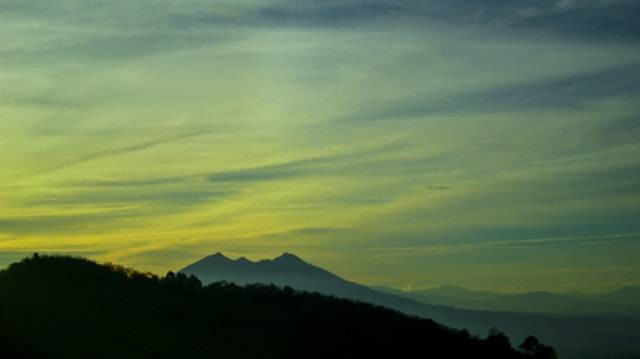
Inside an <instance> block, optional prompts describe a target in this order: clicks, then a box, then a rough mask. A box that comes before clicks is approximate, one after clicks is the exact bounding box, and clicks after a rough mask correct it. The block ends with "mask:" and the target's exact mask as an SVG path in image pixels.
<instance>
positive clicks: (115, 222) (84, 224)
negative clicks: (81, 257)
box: [0, 210, 140, 235]
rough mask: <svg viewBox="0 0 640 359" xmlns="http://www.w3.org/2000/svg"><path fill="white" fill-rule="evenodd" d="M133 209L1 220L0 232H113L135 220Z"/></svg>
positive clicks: (26, 233) (41, 233)
mask: <svg viewBox="0 0 640 359" xmlns="http://www.w3.org/2000/svg"><path fill="white" fill-rule="evenodd" d="M139 216H140V213H136V212H135V211H132V210H113V211H104V212H90V213H74V214H53V215H34V216H20V217H3V218H0V233H8V234H15V235H33V234H39V235H54V234H74V235H78V234H88V233H100V232H105V231H109V232H110V231H113V229H114V227H116V226H122V225H123V224H125V223H126V222H129V223H131V221H133V220H135V219H136V218H137V219H139V218H140V217H139Z"/></svg>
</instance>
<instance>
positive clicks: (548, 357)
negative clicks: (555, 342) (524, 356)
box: [519, 335, 557, 359]
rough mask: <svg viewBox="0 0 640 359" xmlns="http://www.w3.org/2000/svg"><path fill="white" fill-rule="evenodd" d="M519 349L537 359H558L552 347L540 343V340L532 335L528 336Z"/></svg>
mask: <svg viewBox="0 0 640 359" xmlns="http://www.w3.org/2000/svg"><path fill="white" fill-rule="evenodd" d="M519 348H520V349H521V350H522V351H523V352H525V353H528V354H531V355H532V356H533V357H534V358H536V359H556V357H557V356H556V352H555V350H553V348H552V347H550V346H547V345H544V344H542V343H540V341H539V340H538V338H536V337H534V336H532V335H530V336H528V337H527V338H526V339H525V340H524V341H523V342H522V344H520V346H519Z"/></svg>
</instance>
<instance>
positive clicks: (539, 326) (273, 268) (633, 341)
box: [181, 253, 640, 359]
mask: <svg viewBox="0 0 640 359" xmlns="http://www.w3.org/2000/svg"><path fill="white" fill-rule="evenodd" d="M181 272H183V273H185V274H187V275H195V276H197V277H198V278H200V279H201V280H202V281H203V282H205V283H213V282H217V281H221V280H226V281H231V282H235V283H238V284H247V283H263V284H270V283H273V284H276V285H278V286H285V285H286V286H290V287H293V288H296V289H300V290H306V291H313V292H320V293H322V294H327V295H335V296H338V297H343V298H349V299H355V300H359V301H364V302H368V303H373V304H376V305H381V306H384V307H388V308H393V309H395V310H398V311H401V312H403V313H407V314H410V315H415V316H420V317H423V318H429V319H433V320H435V321H437V322H439V323H443V324H445V325H447V326H450V327H454V328H460V329H462V328H464V329H467V330H469V331H470V332H471V334H473V335H485V334H486V333H487V331H488V330H489V329H490V328H492V327H497V328H500V330H503V331H504V332H505V333H506V334H507V335H508V336H509V337H510V338H512V340H513V342H514V343H520V342H522V341H523V340H524V339H525V338H526V337H527V336H529V335H531V334H532V333H535V335H536V336H537V337H538V338H540V339H541V340H542V341H543V342H545V343H547V344H549V345H552V346H553V347H554V348H556V350H557V351H558V353H559V356H560V357H562V358H565V359H609V358H640V319H639V318H638V317H629V316H621V315H616V314H606V315H601V314H598V315H595V314H589V315H585V314H580V315H565V314H557V313H556V314H544V313H529V312H530V310H522V311H519V312H504V311H503V310H493V311H491V310H469V309H460V308H452V307H451V306H444V305H433V304H428V303H424V302H422V301H421V300H419V298H407V297H405V296H404V295H398V293H385V292H383V291H380V290H374V289H372V288H369V287H366V286H363V285H360V284H357V283H354V282H350V281H347V280H344V279H342V278H340V277H338V276H336V275H335V274H333V273H331V272H329V271H327V270H325V269H322V268H320V267H317V266H314V265H312V264H309V263H307V262H305V261H304V260H302V259H300V258H299V257H297V256H295V255H293V254H289V253H285V254H283V255H281V256H279V257H277V258H274V259H265V260H259V261H250V260H247V259H245V258H239V259H236V260H232V259H229V258H227V257H225V256H224V255H222V254H221V253H216V254H214V255H211V256H207V257H205V258H202V259H201V260H199V261H197V262H195V263H193V264H191V265H188V266H186V267H185V268H183V269H182V270H181ZM444 289H445V290H442V291H441V293H440V294H446V295H448V296H453V295H456V296H459V297H465V296H468V298H469V300H487V299H490V298H492V297H493V294H491V293H485V292H479V293H475V292H469V291H464V290H462V291H461V290H459V289H456V288H444ZM542 299H545V298H538V299H537V301H540V300H542ZM438 304H440V303H438ZM450 304H451V303H449V305H450ZM541 304H543V303H541ZM534 309H535V307H534Z"/></svg>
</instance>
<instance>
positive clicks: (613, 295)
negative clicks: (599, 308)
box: [594, 286, 640, 312]
mask: <svg viewBox="0 0 640 359" xmlns="http://www.w3.org/2000/svg"><path fill="white" fill-rule="evenodd" d="M594 298H597V299H599V300H603V301H606V302H609V303H614V304H617V305H622V306H628V307H633V308H635V309H636V311H638V312H640V287H638V286H629V287H624V288H620V289H618V290H615V291H613V292H609V293H603V294H598V295H596V296H594Z"/></svg>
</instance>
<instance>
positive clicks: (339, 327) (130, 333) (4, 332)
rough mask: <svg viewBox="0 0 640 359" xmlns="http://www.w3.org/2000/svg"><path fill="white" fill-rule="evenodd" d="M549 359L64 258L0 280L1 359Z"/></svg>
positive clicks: (381, 313) (308, 304) (253, 292)
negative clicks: (421, 358) (402, 358)
mask: <svg viewBox="0 0 640 359" xmlns="http://www.w3.org/2000/svg"><path fill="white" fill-rule="evenodd" d="M415 353H418V354H417V356H421V357H430V358H439V357H463V358H464V357H466V358H468V357H478V358H523V359H524V358H552V357H554V356H555V354H554V353H553V349H551V348H550V347H547V346H545V345H543V344H541V343H539V342H538V341H537V340H535V338H533V337H532V338H529V339H528V341H527V342H526V343H523V344H522V345H521V347H520V350H516V349H514V348H512V347H511V345H510V344H509V340H508V338H507V337H506V336H505V335H504V334H502V333H500V332H499V331H497V330H496V331H493V332H491V333H490V335H489V336H488V337H487V338H486V339H480V338H476V337H472V336H470V335H469V333H468V332H466V331H459V330H453V329H450V328H447V327H444V326H442V325H439V324H437V323H435V322H433V321H431V320H427V319H420V318H415V317H409V316H406V315H403V314H401V313H398V312H396V311H393V310H390V309H386V308H383V307H378V306H374V305H370V304H366V303H360V302H355V301H350V300H344V299H338V298H334V297H328V296H323V295H320V294H315V293H308V292H299V291H295V290H293V289H291V288H284V289H280V288H277V287H275V286H265V285H248V286H244V287H240V286H236V285H234V284H229V283H225V282H220V283H214V284H211V285H208V286H205V287H203V286H202V285H201V283H200V281H199V280H198V279H197V278H196V277H193V276H191V277H187V276H186V275H184V274H182V273H179V274H174V273H171V272H169V273H168V274H167V275H166V276H165V277H162V278H160V277H158V276H156V275H153V274H150V273H141V272H138V271H135V270H132V269H128V268H124V267H121V266H117V265H111V264H97V263H95V262H93V261H90V260H87V259H82V258H74V257H60V256H38V255H34V256H32V257H29V258H25V259H24V260H22V261H21V262H19V263H14V264H12V265H11V266H10V267H9V268H8V269H6V270H4V271H1V272H0V358H5V357H6V358H68V359H73V358H119V359H126V358H294V357H295V358H348V357H350V358H365V357H388V358H400V357H415V356H416V354H415Z"/></svg>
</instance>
